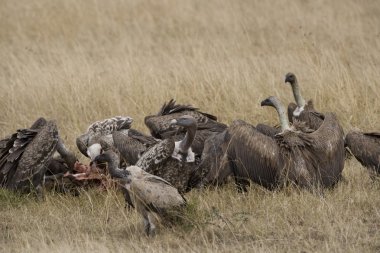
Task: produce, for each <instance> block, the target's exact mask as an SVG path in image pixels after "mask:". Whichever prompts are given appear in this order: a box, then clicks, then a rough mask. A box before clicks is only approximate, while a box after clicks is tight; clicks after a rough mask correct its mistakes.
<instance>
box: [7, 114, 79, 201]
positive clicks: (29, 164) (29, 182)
mask: <svg viewBox="0 0 380 253" xmlns="http://www.w3.org/2000/svg"><path fill="white" fill-rule="evenodd" d="M56 151H58V152H59V153H60V155H61V156H62V158H63V159H65V163H66V164H67V165H68V166H71V165H73V163H75V161H76V158H75V156H74V155H73V154H72V153H71V152H69V151H68V150H67V149H66V147H65V146H64V144H63V142H62V140H61V139H60V138H59V135H58V129H57V126H56V124H55V122H54V121H46V120H45V119H44V118H39V119H38V120H37V121H36V122H35V123H34V124H33V125H32V126H31V127H30V128H27V129H19V130H17V132H16V133H14V134H12V135H11V136H9V137H6V138H5V139H3V140H1V141H0V185H1V186H2V187H4V188H7V189H11V190H17V191H21V192H30V191H33V190H36V192H37V196H38V197H43V195H42V194H43V192H42V185H43V182H44V176H45V173H46V172H47V170H48V168H49V167H50V164H51V162H52V159H53V154H54V153H55V152H56Z"/></svg>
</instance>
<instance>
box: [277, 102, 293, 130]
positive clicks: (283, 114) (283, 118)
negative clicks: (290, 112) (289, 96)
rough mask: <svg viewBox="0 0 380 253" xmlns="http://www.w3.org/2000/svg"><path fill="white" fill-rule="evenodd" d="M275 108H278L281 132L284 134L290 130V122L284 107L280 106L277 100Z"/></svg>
mask: <svg viewBox="0 0 380 253" xmlns="http://www.w3.org/2000/svg"><path fill="white" fill-rule="evenodd" d="M273 106H274V107H275V108H276V111H277V113H278V117H279V118H280V124H281V132H284V131H285V130H290V127H289V120H288V117H287V115H286V112H285V108H284V106H283V105H282V104H280V103H279V102H278V101H277V100H276V101H273Z"/></svg>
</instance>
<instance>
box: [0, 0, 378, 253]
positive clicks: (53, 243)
mask: <svg viewBox="0 0 380 253" xmlns="http://www.w3.org/2000/svg"><path fill="white" fill-rule="evenodd" d="M379 24H380V2H378V1H371V0H364V1H354V0H347V1H343V0H337V1H327V0H318V1H302V0H296V1H286V0H279V1H274V0H273V1H243V0H241V1H240V0H239V1H236V0H231V1H217V0H210V1H201V0H194V1H178V0H177V1H175V0H164V1H159V2H158V1H137V0H128V1H120V0H113V1H99V0H83V1H74V0H65V1H59V0H38V1H28V0H20V1H10V0H4V1H1V2H0V38H1V40H0V58H1V61H0V89H1V93H0V137H3V136H5V135H7V134H9V133H10V132H12V131H14V130H15V129H17V128H21V127H26V126H29V125H30V124H31V123H32V122H33V120H35V119H36V118H37V117H39V116H45V117H47V118H54V119H56V120H57V123H58V125H59V129H60V133H61V135H62V136H63V137H64V139H65V140H66V143H67V144H68V146H69V147H70V148H72V149H73V150H76V149H75V146H74V143H75V142H74V140H75V137H76V136H77V135H78V134H79V133H81V132H83V131H84V130H85V128H86V126H87V125H88V124H89V123H91V122H93V121H94V120H99V119H103V118H106V117H109V116H113V115H130V116H132V117H133V118H134V120H135V122H134V127H135V128H137V129H140V130H143V131H146V129H145V127H144V125H143V118H144V116H145V115H147V114H151V113H154V112H156V111H157V110H158V107H159V106H160V105H161V104H162V103H163V102H164V101H166V100H168V99H170V98H176V99H177V101H178V102H180V103H191V104H194V105H196V106H198V107H200V108H202V109H204V110H205V111H207V112H210V113H213V114H215V115H218V116H219V119H220V120H221V121H223V122H226V123H230V122H231V121H232V120H233V119H237V118H239V119H244V120H247V121H249V122H252V123H253V124H256V123H258V122H265V123H271V124H274V123H276V115H275V113H274V111H273V110H270V109H268V108H260V105H259V104H260V103H259V102H260V101H261V100H262V99H264V98H266V97H268V96H269V95H277V96H279V97H281V99H282V100H283V101H284V102H286V103H287V102H289V101H291V100H292V97H291V91H290V88H289V87H288V86H286V85H284V84H283V78H284V74H285V73H286V72H288V71H293V72H295V73H296V74H297V75H298V77H299V81H300V83H301V84H302V90H303V93H304V96H305V97H306V98H312V99H313V100H314V102H315V104H316V107H317V108H318V109H319V110H320V111H322V112H323V111H334V112H336V113H337V114H338V117H339V119H340V120H341V122H342V125H343V126H344V128H345V130H349V129H351V128H353V127H358V128H360V129H362V130H376V129H377V130H379V127H378V126H379V124H380V117H379V115H380V99H379V97H380V81H379V80H380V71H379V67H380V26H379ZM77 153H78V152H77ZM78 155H79V153H78ZM81 159H82V160H83V161H85V160H84V158H83V157H81ZM344 176H345V178H346V181H345V182H342V183H340V184H339V185H338V186H337V187H336V188H335V189H334V190H332V191H328V192H327V193H326V196H325V197H324V198H320V197H317V196H314V195H311V194H309V193H307V192H303V191H301V192H299V191H297V190H296V189H286V190H284V191H281V192H269V191H266V190H263V189H262V188H260V187H256V186H253V187H252V189H251V190H250V191H249V193H248V194H247V195H246V196H245V195H241V194H239V193H237V192H236V191H235V189H234V187H233V186H232V185H228V186H227V187H223V188H221V189H217V190H215V189H210V190H207V191H203V192H191V193H190V194H188V196H187V198H188V199H189V200H190V203H191V208H189V210H188V213H186V218H187V221H186V222H185V223H184V224H182V225H179V226H176V227H173V228H166V229H163V230H161V232H160V233H159V235H158V236H157V237H156V238H154V239H151V238H146V237H145V236H144V235H143V232H142V229H141V226H142V224H141V220H140V217H139V216H138V215H137V214H136V213H135V212H134V211H131V212H129V211H127V210H125V209H124V207H123V206H124V203H123V200H122V197H121V195H120V194H119V193H115V192H114V191H110V192H104V193H99V192H96V191H90V192H88V193H87V192H83V194H82V195H81V196H80V197H78V198H75V197H71V196H62V195H53V194H50V195H48V197H47V200H46V202H44V203H37V202H35V201H34V199H30V198H28V197H23V196H21V197H20V196H16V195H14V194H11V193H9V192H5V191H2V192H0V203H1V205H0V251H1V252H33V251H38V252H73V251H75V252H78V251H80V252H125V251H141V252H147V251H158V252H189V251H195V252H206V251H210V252H211V251H217V252H232V251H249V252H252V251H255V252H268V251H272V252H370V251H380V199H379V197H378V196H379V190H380V182H379V180H375V181H373V180H371V179H370V178H369V175H368V173H367V171H366V170H365V169H363V168H362V167H361V166H360V165H359V164H358V163H357V162H356V161H354V160H352V161H348V162H347V163H346V167H345V171H344Z"/></svg>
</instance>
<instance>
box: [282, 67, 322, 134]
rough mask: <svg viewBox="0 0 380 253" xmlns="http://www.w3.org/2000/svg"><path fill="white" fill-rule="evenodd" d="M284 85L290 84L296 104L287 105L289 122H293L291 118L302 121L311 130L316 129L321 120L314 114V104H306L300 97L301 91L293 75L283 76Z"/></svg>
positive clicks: (310, 101) (309, 102)
mask: <svg viewBox="0 0 380 253" xmlns="http://www.w3.org/2000/svg"><path fill="white" fill-rule="evenodd" d="M285 83H290V85H291V87H292V91H293V96H294V99H295V101H296V103H297V104H294V103H290V104H289V105H288V117H289V121H290V122H293V118H295V119H297V120H300V121H303V122H305V123H306V125H307V126H308V127H309V128H311V129H318V128H319V127H320V126H321V124H322V122H323V120H322V119H321V118H320V117H319V116H318V114H315V112H316V111H315V109H314V104H313V101H312V100H309V101H308V102H307V103H306V101H305V99H304V98H303V97H302V95H301V90H300V87H299V84H298V80H297V77H296V75H295V74H293V73H287V74H286V76H285Z"/></svg>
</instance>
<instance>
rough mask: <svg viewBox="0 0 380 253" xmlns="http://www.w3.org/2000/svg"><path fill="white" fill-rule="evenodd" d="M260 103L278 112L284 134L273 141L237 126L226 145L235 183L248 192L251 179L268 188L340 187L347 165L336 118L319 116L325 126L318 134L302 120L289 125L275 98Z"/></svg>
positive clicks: (231, 129) (240, 123)
mask: <svg viewBox="0 0 380 253" xmlns="http://www.w3.org/2000/svg"><path fill="white" fill-rule="evenodd" d="M261 105H262V106H273V107H275V108H276V110H277V112H278V115H279V118H280V123H281V132H280V133H278V134H276V135H275V136H274V137H270V136H267V135H265V134H263V133H261V132H259V131H258V130H257V129H256V128H255V127H254V126H252V125H250V124H248V123H245V122H243V121H241V120H239V121H237V122H236V121H235V122H233V124H232V125H231V126H230V127H229V129H228V131H227V136H226V141H227V142H228V143H227V156H228V161H229V163H230V167H231V170H232V173H233V175H234V177H235V181H236V183H237V185H238V186H239V187H240V188H241V189H243V190H246V188H245V187H246V185H247V183H249V181H247V180H248V179H250V180H251V181H253V182H254V183H257V184H260V185H262V186H264V187H266V188H268V189H274V188H276V187H278V186H282V185H284V184H285V183H287V182H291V183H294V184H296V185H299V186H300V187H304V188H307V189H311V190H312V189H316V188H315V187H319V186H322V187H330V186H333V185H334V184H335V183H337V181H338V180H339V179H340V177H341V173H342V170H343V166H344V141H343V130H342V127H341V126H340V125H339V122H338V120H337V118H336V116H335V115H334V114H333V113H326V114H324V115H322V114H318V116H319V117H321V120H322V121H323V122H322V125H321V126H320V127H319V128H318V129H316V130H315V131H314V130H312V129H308V127H307V126H305V123H304V122H300V121H298V120H295V121H294V122H293V125H292V126H290V125H289V121H288V118H287V116H286V111H285V108H284V107H283V106H282V104H281V103H280V101H279V100H278V99H277V98H276V97H269V98H267V99H265V100H264V101H262V102H261Z"/></svg>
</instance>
